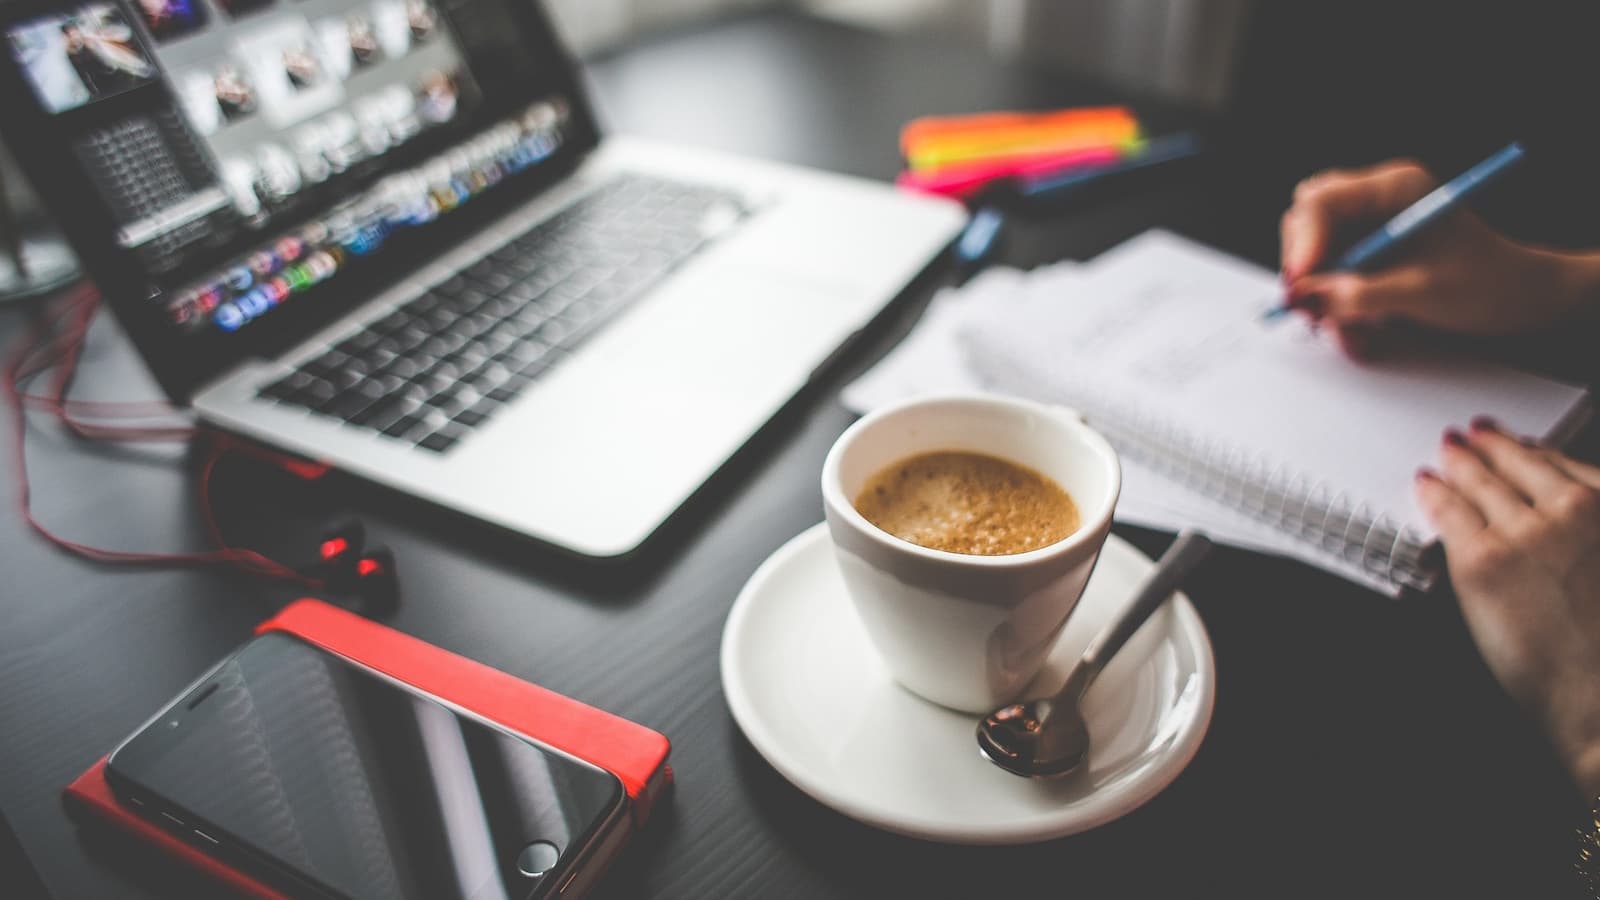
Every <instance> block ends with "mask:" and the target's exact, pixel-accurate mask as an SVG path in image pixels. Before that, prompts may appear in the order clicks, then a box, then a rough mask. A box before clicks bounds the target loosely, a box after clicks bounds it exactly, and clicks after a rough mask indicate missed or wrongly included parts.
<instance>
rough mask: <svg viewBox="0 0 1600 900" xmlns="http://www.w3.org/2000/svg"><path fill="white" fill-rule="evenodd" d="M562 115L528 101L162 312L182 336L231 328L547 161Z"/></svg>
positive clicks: (557, 141)
mask: <svg viewBox="0 0 1600 900" xmlns="http://www.w3.org/2000/svg"><path fill="white" fill-rule="evenodd" d="M567 117H568V109H567V107H566V105H565V104H564V103H561V102H558V101H546V102H540V103H536V104H534V105H532V106H530V107H529V108H528V109H526V110H525V111H524V112H523V113H522V114H520V115H518V116H515V117H512V118H508V119H506V120H504V121H502V122H500V123H498V124H496V125H494V126H492V127H490V128H489V129H487V130H485V131H483V132H481V133H479V134H477V135H476V136H474V137H472V138H471V139H469V140H467V141H465V142H463V143H461V144H459V145H457V146H455V147H453V148H452V149H450V150H449V151H447V152H444V153H441V154H439V155H437V156H435V157H433V158H431V159H429V160H427V161H425V162H423V163H422V164H420V165H418V166H414V167H412V168H410V169H407V170H405V171H401V172H396V173H393V174H390V175H388V176H386V177H385V178H383V179H382V180H381V181H379V182H378V183H377V184H375V185H373V186H372V187H371V188H370V189H368V190H367V191H365V192H363V193H362V194H361V195H360V196H358V197H356V198H354V199H352V200H349V201H347V202H345V203H342V204H339V205H338V206H336V207H335V208H334V209H333V210H331V211H330V212H329V213H328V214H327V215H325V216H322V217H320V218H319V219H317V220H316V221H314V222H311V223H310V224H308V225H305V226H302V227H300V228H297V229H295V230H294V231H293V232H291V233H288V234H283V235H280V236H278V237H277V238H275V239H273V240H270V241H268V242H265V243H263V244H262V245H261V246H260V247H259V248H257V249H256V250H255V251H253V252H251V253H249V254H248V255H246V256H245V257H244V258H243V259H241V260H239V261H238V262H236V263H235V264H233V265H230V266H228V267H226V268H224V269H223V270H222V271H219V272H216V273H213V274H212V275H211V276H209V277H207V278H204V279H201V280H200V281H199V282H198V283H197V284H194V285H191V286H189V287H187V288H185V289H183V290H180V291H178V292H176V293H175V295H174V297H173V299H172V300H171V301H170V302H169V303H168V305H167V310H168V313H169V314H170V316H171V318H172V321H173V322H174V323H176V324H178V325H180V326H183V327H184V328H185V329H186V330H189V331H199V330H202V329H204V328H206V327H208V326H209V327H212V328H215V329H217V330H219V331H224V332H233V331H238V330H239V329H240V328H243V327H244V326H245V325H247V324H248V323H250V322H251V321H253V320H255V319H257V318H259V317H260V316H261V315H263V314H265V313H266V312H268V311H269V310H271V309H272V308H274V307H276V306H277V305H278V304H280V303H282V302H284V300H286V299H288V298H289V297H291V296H293V295H295V294H299V293H303V292H304V291H307V290H309V289H310V288H312V287H314V286H316V285H318V284H321V283H322V282H324V281H327V280H328V279H329V278H331V277H333V276H334V275H335V274H336V273H338V272H339V271H340V270H342V269H343V268H345V267H346V266H348V265H350V264H351V263H353V262H355V261H356V260H358V259H360V258H361V257H365V256H370V255H372V254H374V253H376V252H377V251H378V249H379V248H380V247H381V246H383V244H384V243H385V242H386V241H388V240H389V239H390V238H391V237H393V236H395V235H396V234H399V233H401V232H403V231H405V230H407V229H410V228H415V227H418V226H422V225H426V224H428V223H429V222H432V221H434V220H436V219H438V218H439V217H440V216H442V215H445V214H447V213H449V212H450V211H452V210H454V209H456V208H458V207H460V206H461V205H462V204H463V203H466V202H467V201H468V200H470V199H472V198H473V197H475V196H477V195H479V194H481V193H483V192H484V191H486V190H488V189H489V188H491V187H493V186H494V185H496V184H498V183H500V182H501V181H503V180H504V179H505V178H507V177H508V176H511V175H514V174H516V173H517V172H520V171H522V170H524V169H527V168H528V167H530V166H532V165H534V164H536V163H538V162H540V161H541V160H543V159H546V158H547V157H549V156H550V155H551V154H552V153H554V152H555V151H556V149H557V148H558V147H559V146H560V145H561V139H562V127H563V126H564V125H565V124H566V122H567Z"/></svg>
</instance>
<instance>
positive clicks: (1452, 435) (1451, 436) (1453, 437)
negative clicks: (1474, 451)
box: [1444, 428, 1467, 447]
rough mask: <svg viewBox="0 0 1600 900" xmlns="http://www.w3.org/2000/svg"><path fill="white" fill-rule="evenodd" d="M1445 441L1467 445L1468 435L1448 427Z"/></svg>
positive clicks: (1451, 443) (1457, 444) (1455, 444)
mask: <svg viewBox="0 0 1600 900" xmlns="http://www.w3.org/2000/svg"><path fill="white" fill-rule="evenodd" d="M1444 442H1445V443H1446V444H1450V445H1452V446H1456V447H1465V446H1466V445H1467V436H1466V435H1464V434H1462V433H1461V432H1460V431H1458V430H1456V429H1454V428H1446V429H1445V431H1444Z"/></svg>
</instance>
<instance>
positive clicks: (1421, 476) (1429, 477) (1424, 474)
mask: <svg viewBox="0 0 1600 900" xmlns="http://www.w3.org/2000/svg"><path fill="white" fill-rule="evenodd" d="M1417 480H1418V481H1438V480H1439V473H1438V472H1435V471H1434V470H1432V469H1430V468H1428V467H1427V466H1423V467H1422V468H1420V469H1418V470H1417Z"/></svg>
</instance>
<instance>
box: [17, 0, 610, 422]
mask: <svg viewBox="0 0 1600 900" xmlns="http://www.w3.org/2000/svg"><path fill="white" fill-rule="evenodd" d="M507 4H508V8H509V9H510V11H511V13H512V14H513V15H514V16H515V17H516V21H517V23H518V26H519V27H520V29H521V32H522V36H523V39H524V42H525V43H526V45H527V47H528V52H529V53H543V54H548V55H549V58H550V59H552V60H554V61H555V63H554V64H553V65H551V67H550V71H551V72H552V73H554V77H553V79H552V81H553V83H548V84H527V85H526V86H525V87H523V88H522V89H521V90H520V91H519V92H508V93H507V94H506V95H503V96H502V100H501V102H499V103H495V104H492V105H491V104H486V105H485V106H484V107H482V108H480V109H476V110H472V111H471V112H469V113H468V116H467V120H466V121H465V122H464V123H463V125H462V129H461V130H457V131H455V134H458V135H459V134H460V133H462V131H469V132H470V131H471V130H472V129H473V128H475V127H481V126H486V125H488V124H489V123H491V122H493V121H496V119H497V118H498V117H503V116H504V115H507V114H509V113H511V112H512V111H513V110H514V108H515V106H516V105H517V104H522V105H526V104H530V103H534V102H536V101H539V100H544V99H549V98H551V97H560V98H561V99H563V100H565V101H566V103H567V105H568V107H569V109H570V115H569V118H568V120H567V124H566V125H565V127H564V129H563V139H562V141H561V144H560V146H559V147H558V148H557V149H556V152H555V153H554V154H553V155H552V156H551V157H550V158H548V159H546V160H544V161H542V162H541V163H539V164H538V165H536V166H534V167H532V168H530V169H529V170H527V171H524V172H522V173H519V174H518V175H517V176H515V177H513V178H510V179H507V181H505V182H503V183H501V184H500V185H497V186H496V187H495V188H494V189H493V190H490V191H487V192H486V193H485V194H483V195H482V196H481V197H479V198H474V200H473V202H472V203H469V204H467V205H465V206H463V207H461V208H460V209H459V210H457V211H456V212H454V213H452V214H451V215H450V216H447V217H444V218H441V219H440V220H438V221H436V222H433V223H431V224H430V225H429V226H428V227H427V228H426V229H424V230H423V231H422V232H420V233H419V238H420V239H419V240H417V241H415V242H413V243H412V244H411V245H410V246H409V247H406V248H390V249H389V250H388V252H385V253H383V254H382V255H381V256H379V257H378V258H377V260H376V262H377V263H378V264H377V265H368V266H364V267H361V268H360V269H354V270H351V271H349V272H341V273H340V276H339V278H338V279H337V289H336V290H328V291H325V292H324V294H325V296H323V297H321V298H319V299H318V300H317V302H313V303H285V304H284V305H283V306H281V307H278V308H276V309H274V310H272V312H271V314H270V315H267V316H263V317H262V318H261V319H260V320H259V321H257V322H253V323H251V325H250V327H248V328H245V329H242V330H240V331H238V332H236V333H233V334H224V333H221V332H216V333H214V334H205V335H198V336H197V335H192V334H184V333H182V332H181V331H180V330H179V329H178V328H177V327H176V326H174V325H173V324H172V322H171V320H170V319H169V318H168V315H167V312H166V310H165V309H164V308H163V307H162V306H161V305H160V304H158V303H154V302H151V300H150V298H148V297H147V296H144V291H143V289H142V288H143V286H144V285H146V284H148V283H149V278H148V275H147V273H146V272H145V271H144V270H143V269H142V268H141V267H140V266H139V264H138V263H137V261H136V260H135V258H134V256H133V254H132V253H130V252H128V251H127V250H125V249H124V248H122V247H121V246H119V245H118V244H117V242H116V238H115V234H116V230H117V225H116V223H115V220H114V219H113V217H112V214H111V210H110V209H109V207H108V206H107V205H106V202H105V200H104V199H103V198H102V197H101V196H100V195H99V194H98V193H97V192H96V191H95V190H94V188H93V187H92V186H91V183H90V181H89V179H88V178H87V177H86V173H85V172H84V170H83V169H82V168H81V166H79V165H78V164H77V162H76V161H75V157H74V155H73V153H72V150H71V147H70V142H69V140H68V137H67V130H66V129H65V128H64V127H63V126H61V125H60V124H59V123H58V122H57V121H56V117H55V115H54V114H52V113H50V112H49V111H47V110H46V109H45V108H44V107H43V106H42V105H41V103H40V101H39V99H38V97H37V96H36V95H35V94H34V92H33V89H32V88H31V86H30V85H29V84H28V82H27V80H26V77H25V75H24V73H23V71H22V67H21V65H20V64H19V62H18V61H17V60H16V59H15V58H14V56H13V55H12V54H11V53H9V52H6V53H0V56H3V57H4V60H3V62H0V108H3V109H5V110H8V111H10V112H8V113H7V115H6V116H5V124H4V130H5V137H6V146H7V149H9V150H10V151H11V153H12V155H13V157H15V158H16V160H17V162H18V163H19V164H20V166H21V167H22V170H23V173H24V174H25V175H26V176H27V178H28V179H29V181H30V183H31V186H32V187H33V189H34V192H35V194H36V195H37V196H38V197H39V198H40V199H41V200H42V201H43V204H44V206H45V208H46V210H47V211H48V212H49V214H50V216H51V217H52V219H53V220H54V223H55V224H56V226H57V227H58V228H59V229H60V230H61V232H62V234H63V236H64V237H65V238H66V239H67V240H68V242H69V243H70V244H71V246H72V248H73V250H74V252H75V253H76V254H77V256H78V259H79V262H80V263H81V264H82V266H83V269H84V272H85V274H86V275H87V276H88V278H89V279H90V280H91V281H92V282H93V283H94V285H95V286H96V287H97V288H98V289H99V291H100V294H101V297H102V299H103V300H104V301H105V303H106V304H107V305H109V306H110V307H111V309H112V311H113V312H114V313H115V315H116V317H117V320H118V321H119V323H120V324H121V325H122V327H123V328H124V329H125V330H126V331H127V333H128V336H129V337H130V339H131V340H132V341H133V343H134V345H135V347H136V348H137V349H138V351H139V353H140V355H141V356H142V357H143V359H144V361H145V364H146V365H147V366H148V367H149V369H150V371H151V373H152V374H153V375H154V376H155V378H156V380H157V382H159V384H160V385H161V387H162V389H163V390H164V391H165V392H166V393H167V395H168V396H170V397H171V398H172V399H173V400H175V401H177V402H180V403H186V402H187V401H188V400H189V399H190V398H191V397H192V396H193V395H194V394H195V393H196V392H197V391H198V390H199V389H200V388H201V387H203V386H204V385H206V384H207V383H208V382H211V381H213V380H215V379H216V378H218V377H219V376H221V375H223V374H225V373H226V372H227V371H228V370H230V369H231V368H233V367H235V366H237V365H238V364H240V363H241V362H243V361H245V360H248V359H251V358H263V359H270V358H273V357H276V356H278V355H280V354H282V353H283V352H285V351H286V350H289V349H290V348H292V347H294V346H295V345H296V344H299V343H300V342H302V341H304V340H305V339H306V337H308V336H309V335H311V334H312V333H314V332H315V331H317V330H318V329H320V328H323V327H325V326H326V325H328V324H329V323H331V322H333V321H335V320H336V319H338V318H340V317H341V316H344V315H347V314H348V313H349V312H350V311H351V310H352V309H354V308H355V307H357V306H359V305H360V304H361V303H363V302H366V301H368V300H370V299H371V298H372V297H374V296H376V295H377V293H379V292H380V291H382V290H384V289H386V288H388V287H391V286H393V285H395V284H398V283H400V282H402V281H404V280H405V279H406V278H407V277H410V276H411V275H414V274H415V273H416V272H418V271H419V270H421V269H422V268H424V267H425V266H427V265H428V264H429V263H430V262H431V261H433V260H434V259H436V258H438V256H439V255H441V254H443V253H444V252H446V251H447V250H448V249H449V248H451V247H452V246H455V245H456V244H459V243H460V242H461V241H463V240H465V239H466V238H468V237H470V236H472V235H473V234H475V233H478V232H480V231H481V230H482V229H483V227H484V226H486V225H487V224H489V223H490V222H491V221H493V220H494V219H495V218H498V217H500V216H502V215H504V214H505V213H506V212H507V211H509V210H510V209H512V208H514V207H516V206H519V205H522V204H524V203H526V202H527V201H528V200H530V199H531V198H533V197H534V196H536V195H538V194H539V193H540V192H541V191H543V190H545V189H546V188H548V187H549V186H550V185H552V184H554V183H556V182H557V181H560V180H561V179H562V178H563V177H565V176H567V175H569V174H570V173H571V172H572V171H573V170H574V169H575V168H576V166H577V164H578V163H579V161H581V159H582V158H583V157H584V156H585V155H586V154H588V153H589V152H590V151H592V150H593V149H594V148H595V147H596V146H598V144H599V141H600V128H599V124H598V122H597V121H596V118H595V115H594V111H593V107H592V105H591V103H590V101H589V98H588V95H587V92H586V91H585V89H584V85H583V81H582V78H581V76H580V73H579V69H578V64H577V61H576V59H575V58H574V57H573V56H572V55H571V54H570V53H569V52H568V50H567V48H566V47H565V46H564V44H563V43H562V41H561V40H560V38H559V37H558V35H557V33H556V30H555V28H554V25H553V23H552V22H551V20H550V17H549V14H548V12H547V11H546V10H545V9H544V8H543V4H542V3H539V2H537V0H507ZM74 5H75V4H73V3H62V2H59V0H57V2H50V0H20V2H9V3H7V4H5V6H4V7H3V8H0V30H3V31H9V29H10V28H11V27H12V26H13V25H16V24H18V23H22V22H27V21H29V20H31V19H36V18H39V17H40V16H48V15H52V14H61V13H62V12H64V11H67V10H70V9H72V8H73V6H74ZM119 6H120V4H119ZM123 11H124V14H125V15H127V14H129V13H128V11H127V10H126V8H125V7H124V8H123ZM466 62H467V66H468V68H469V69H470V68H471V67H472V64H473V60H472V58H471V57H470V56H468V57H467V60H466ZM116 99H117V98H115V97H113V98H109V99H108V100H107V101H101V102H112V101H115V100H116ZM24 135H25V136H26V138H25V139H23V138H21V137H20V136H24ZM408 149H409V148H408ZM396 249H404V250H406V251H411V252H395V251H396ZM329 286H330V287H331V286H333V282H330V283H329Z"/></svg>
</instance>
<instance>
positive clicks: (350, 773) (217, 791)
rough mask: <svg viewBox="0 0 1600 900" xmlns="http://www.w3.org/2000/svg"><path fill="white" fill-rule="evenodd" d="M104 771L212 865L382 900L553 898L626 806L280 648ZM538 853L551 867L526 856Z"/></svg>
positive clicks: (600, 776)
mask: <svg viewBox="0 0 1600 900" xmlns="http://www.w3.org/2000/svg"><path fill="white" fill-rule="evenodd" d="M109 767H110V773H111V775H112V778H113V783H114V784H116V783H118V782H120V783H122V785H123V786H125V787H127V788H129V789H130V791H131V793H132V796H134V797H135V798H136V799H144V798H145V797H148V798H149V799H148V800H146V801H145V802H147V803H148V802H155V803H157V804H160V809H161V811H167V810H171V811H172V813H173V815H174V816H175V817H176V818H177V819H180V820H182V821H183V826H184V827H198V828H201V829H203V830H204V833H205V836H209V837H214V838H216V839H217V840H218V841H219V843H220V845H221V847H220V848H219V850H243V851H245V852H246V853H247V854H249V855H251V856H256V857H263V856H264V857H267V858H268V859H269V860H270V862H271V863H272V864H275V866H276V867H277V868H278V869H279V870H287V872H288V873H293V874H294V875H295V876H296V878H295V880H296V881H309V882H311V883H312V884H314V885H315V887H317V888H319V889H321V890H323V891H326V892H329V893H333V894H337V895H342V896H347V897H353V898H384V900H387V898H430V900H432V898H441V900H447V898H461V900H488V898H523V897H528V896H531V895H535V894H538V893H544V890H540V888H545V889H550V888H553V887H554V886H555V885H556V884H559V883H560V882H559V881H558V880H555V879H559V878H560V877H561V875H562V873H563V872H564V871H565V870H566V869H567V867H569V866H570V865H571V864H572V860H573V859H574V858H575V857H577V856H578V855H580V853H581V851H582V850H583V849H584V848H585V847H586V846H587V845H588V843H589V842H590V841H592V840H595V839H597V838H598V837H599V833H598V832H599V830H600V828H601V826H602V824H603V823H606V822H608V821H610V819H611V817H612V814H613V812H614V811H615V810H616V809H618V808H619V807H620V805H621V804H622V802H623V796H624V795H623V792H622V786H621V784H620V782H618V780H617V778H616V777H615V776H614V775H611V774H610V773H608V772H605V771H604V770H602V769H599V768H597V767H595V766H592V765H589V764H588V763H584V762H581V761H578V760H575V759H572V758H569V757H566V756H563V755H561V754H559V753H556V752H554V751H550V750H546V749H544V748H541V747H539V746H537V745H535V744H533V743H531V742H529V741H527V740H524V739H521V738H518V737H516V736H514V735H512V734H509V733H507V732H505V731H501V730H499V729H497V728H494V727H491V726H489V725H487V724H484V723H483V722H481V721H478V720H476V719H473V718H470V717H468V716H465V715H463V714H460V713H458V712H456V711H455V710H453V709H452V708H450V707H449V706H446V705H445V704H443V703H440V702H438V701H437V700H434V699H432V698H430V697H428V696H427V695H425V694H422V693H420V692H415V691H413V690H412V689H410V688H407V687H404V686H401V685H400V684H399V683H397V682H393V681H390V680H388V679H386V678H384V677H383V676H381V675H378V674H376V673H374V672H371V671H369V670H367V669H365V668H363V667H361V666H358V665H356V664H354V663H352V662H349V661H348V660H345V659H343V658H341V657H338V656H336V655H334V654H331V653H327V652H324V651H322V650H319V649H317V648H315V647H313V646H311V645H309V644H307V643H304V642H303V641H300V640H297V639H295V638H291V637H288V636H285V635H279V634H271V633H269V634H267V635H264V636H262V637H259V638H256V639H255V640H253V641H251V642H250V643H248V644H246V645H245V646H244V648H242V649H241V650H240V651H239V652H238V653H236V654H235V655H234V656H233V657H231V658H230V659H228V660H227V661H226V662H225V663H223V664H222V665H221V666H220V667H219V668H218V669H217V670H216V671H215V672H213V673H212V674H211V675H210V676H209V677H207V678H206V679H205V680H204V681H202V682H201V683H200V684H199V685H198V686H197V687H195V688H194V689H193V690H192V691H190V692H189V694H188V695H187V696H185V697H183V698H181V699H180V700H179V701H178V702H177V703H175V704H174V705H173V706H172V707H171V708H170V709H169V710H167V712H166V713H164V714H163V715H162V716H161V718H160V719H158V720H156V721H155V722H153V723H152V724H151V725H149V726H147V727H146V728H145V729H144V730H143V731H141V732H140V733H139V734H137V735H135V736H134V737H133V738H132V739H131V740H130V741H129V742H128V743H126V744H124V745H123V746H122V748H121V749H119V750H118V751H117V752H116V753H115V754H114V755H113V756H112V759H111V760H110V764H109ZM141 795H144V796H143V797H141ZM148 812H149V811H148V810H147V813H148ZM168 824H169V825H171V824H174V823H168ZM219 832H220V833H219ZM534 845H538V846H537V847H536V848H535V849H536V850H538V851H540V852H535V853H532V854H529V853H525V851H527V850H528V849H529V848H530V847H534ZM551 845H553V846H551ZM227 855H233V854H227ZM530 859H533V860H536V861H538V862H537V867H536V871H537V870H538V869H544V868H546V867H547V864H553V865H551V867H550V868H549V870H548V871H547V872H546V873H545V874H544V875H542V876H539V875H530V874H528V873H527V872H525V871H524V870H525V869H526V868H528V861H529V860H530ZM557 860H559V862H558V861H557Z"/></svg>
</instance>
